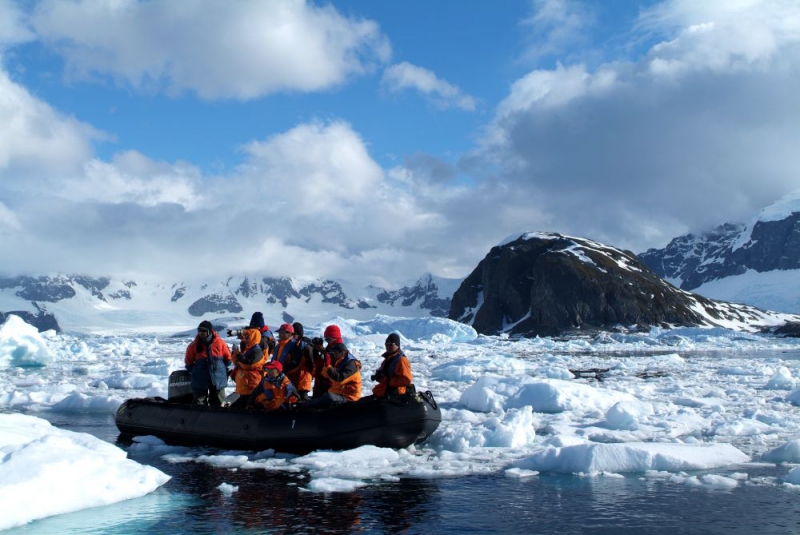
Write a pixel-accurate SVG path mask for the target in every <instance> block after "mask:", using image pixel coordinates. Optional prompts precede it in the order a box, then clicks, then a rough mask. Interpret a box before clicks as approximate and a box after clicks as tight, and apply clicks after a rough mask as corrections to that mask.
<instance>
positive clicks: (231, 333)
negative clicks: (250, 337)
mask: <svg viewBox="0 0 800 535" xmlns="http://www.w3.org/2000/svg"><path fill="white" fill-rule="evenodd" d="M241 335H242V329H228V336H241Z"/></svg>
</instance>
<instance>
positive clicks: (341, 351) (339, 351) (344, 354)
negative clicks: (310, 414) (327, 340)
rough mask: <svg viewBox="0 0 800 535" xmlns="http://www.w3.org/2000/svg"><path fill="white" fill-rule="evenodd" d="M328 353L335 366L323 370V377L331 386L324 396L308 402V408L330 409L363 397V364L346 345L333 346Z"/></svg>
mask: <svg viewBox="0 0 800 535" xmlns="http://www.w3.org/2000/svg"><path fill="white" fill-rule="evenodd" d="M328 353H330V356H331V360H332V361H333V364H331V365H330V366H327V367H326V368H325V369H324V370H322V376H323V377H325V378H326V379H327V380H328V381H330V383H331V386H330V388H328V391H327V392H325V394H323V395H322V396H320V397H318V398H313V399H310V400H308V401H306V402H305V403H304V406H306V407H329V406H331V405H338V404H340V403H347V402H349V401H358V399H359V398H360V397H361V363H360V362H359V361H358V360H357V359H356V358H355V357H354V356H353V355H351V354H350V352H349V351H348V350H347V346H345V345H344V344H333V346H331V348H330V350H329V351H328Z"/></svg>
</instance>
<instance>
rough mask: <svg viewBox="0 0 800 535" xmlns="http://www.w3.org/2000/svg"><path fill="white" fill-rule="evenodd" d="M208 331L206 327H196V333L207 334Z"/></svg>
mask: <svg viewBox="0 0 800 535" xmlns="http://www.w3.org/2000/svg"><path fill="white" fill-rule="evenodd" d="M209 332H210V331H208V330H207V329H197V334H208V333H209Z"/></svg>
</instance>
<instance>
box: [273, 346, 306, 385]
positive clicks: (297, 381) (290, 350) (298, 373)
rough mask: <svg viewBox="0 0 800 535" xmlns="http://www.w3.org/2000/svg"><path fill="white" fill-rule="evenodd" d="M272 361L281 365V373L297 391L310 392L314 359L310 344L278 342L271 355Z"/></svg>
mask: <svg viewBox="0 0 800 535" xmlns="http://www.w3.org/2000/svg"><path fill="white" fill-rule="evenodd" d="M272 360H277V361H278V362H280V363H281V365H282V366H283V373H285V374H286V377H288V378H289V380H290V381H291V382H292V385H294V387H295V388H296V389H297V390H300V391H304V392H309V391H310V390H311V380H312V370H313V365H314V357H313V354H312V352H311V344H309V343H308V342H307V341H306V340H304V339H300V340H297V339H296V338H291V339H289V340H281V341H279V342H278V345H277V346H275V352H274V353H273V354H272Z"/></svg>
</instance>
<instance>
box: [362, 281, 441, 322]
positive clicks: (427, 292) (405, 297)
mask: <svg viewBox="0 0 800 535" xmlns="http://www.w3.org/2000/svg"><path fill="white" fill-rule="evenodd" d="M439 292H440V290H439V286H438V285H437V284H436V282H435V281H434V280H433V278H432V277H431V276H430V275H426V276H424V277H422V278H421V279H419V280H418V281H417V282H416V284H414V286H404V287H402V288H400V289H399V290H394V291H389V290H384V291H382V292H380V293H379V294H378V295H377V296H376V299H377V300H378V301H380V302H381V303H387V304H391V305H395V303H397V302H398V301H399V302H400V303H401V304H402V306H405V307H408V306H412V305H413V304H415V303H419V307H420V308H422V309H425V310H430V314H431V316H436V317H440V318H444V317H447V314H448V313H449V311H450V304H451V299H450V298H448V297H441V296H440V293H439Z"/></svg>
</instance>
